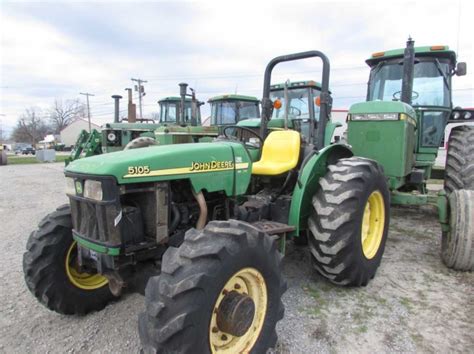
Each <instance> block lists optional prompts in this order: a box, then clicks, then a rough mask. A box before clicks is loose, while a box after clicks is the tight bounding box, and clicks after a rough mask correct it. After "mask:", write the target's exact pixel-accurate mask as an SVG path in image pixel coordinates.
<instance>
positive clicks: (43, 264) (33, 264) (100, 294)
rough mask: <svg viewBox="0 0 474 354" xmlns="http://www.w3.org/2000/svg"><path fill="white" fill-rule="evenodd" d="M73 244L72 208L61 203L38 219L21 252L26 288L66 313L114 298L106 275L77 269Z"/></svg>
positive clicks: (98, 305)
mask: <svg viewBox="0 0 474 354" xmlns="http://www.w3.org/2000/svg"><path fill="white" fill-rule="evenodd" d="M76 247H77V245H76V242H75V241H74V240H73V238H72V221H71V209H70V207H69V205H63V206H61V207H59V208H58V209H57V210H56V211H55V212H53V213H51V214H49V215H48V216H46V217H45V218H44V219H43V220H42V221H41V222H40V224H39V227H38V230H36V231H34V232H33V233H32V234H31V235H30V238H29V239H28V243H27V245H26V249H27V251H26V252H25V253H24V255H23V272H24V276H25V281H26V285H27V287H28V289H29V290H30V291H31V292H32V293H33V295H34V296H35V297H36V298H37V299H38V301H39V302H40V303H42V304H43V305H45V306H46V307H47V308H49V309H50V310H53V311H56V312H58V313H61V314H66V315H72V314H80V315H83V314H86V313H89V312H91V311H99V310H101V309H103V308H104V307H105V306H106V305H107V303H109V302H110V301H111V300H112V299H113V298H114V297H113V295H112V294H111V293H110V290H109V287H108V284H107V283H108V282H107V279H106V278H105V277H103V276H101V275H99V274H88V273H84V272H82V273H81V272H79V271H78V269H77V268H76V266H75V253H76V251H77V248H76Z"/></svg>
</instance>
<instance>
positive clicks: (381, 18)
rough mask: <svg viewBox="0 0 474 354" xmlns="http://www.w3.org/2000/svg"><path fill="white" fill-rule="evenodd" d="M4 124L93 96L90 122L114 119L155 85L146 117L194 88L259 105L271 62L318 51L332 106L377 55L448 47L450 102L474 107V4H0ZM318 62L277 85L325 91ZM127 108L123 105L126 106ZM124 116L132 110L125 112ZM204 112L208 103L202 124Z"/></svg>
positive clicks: (288, 69)
mask: <svg viewBox="0 0 474 354" xmlns="http://www.w3.org/2000/svg"><path fill="white" fill-rule="evenodd" d="M0 2H1V8H0V10H1V18H0V26H1V52H0V53H1V54H0V60H1V72H0V76H1V102H0V114H2V116H0V120H1V121H2V127H3V129H4V131H5V130H6V131H7V133H8V132H9V131H11V127H13V126H14V125H15V122H16V120H17V118H18V117H19V116H20V115H21V114H22V112H23V111H24V110H25V108H28V107H31V106H34V107H39V108H42V109H46V108H47V107H48V106H50V105H51V104H52V103H53V102H54V99H55V98H58V99H63V100H66V99H75V98H80V99H84V97H83V96H79V92H90V93H93V94H95V96H94V97H91V100H90V102H91V111H92V117H93V121H95V122H96V123H99V124H102V123H105V122H108V121H111V120H112V119H113V118H112V114H113V102H112V99H111V98H110V96H111V95H112V94H122V95H123V96H124V97H125V93H126V92H125V91H124V89H125V88H126V87H131V86H132V82H131V81H130V78H131V77H140V78H142V79H145V80H148V83H147V84H146V85H145V90H146V96H145V97H144V113H145V115H150V114H151V113H153V112H156V111H157V110H158V106H157V104H156V101H157V100H158V99H159V98H161V97H164V96H169V95H177V94H178V83H179V82H181V81H184V82H187V83H189V84H190V86H191V87H193V88H195V89H196V90H197V94H198V98H199V99H200V100H206V101H207V99H208V98H209V97H212V96H214V95H218V94H223V93H234V92H237V93H240V94H249V95H255V96H257V97H259V98H260V97H261V94H262V79H263V71H264V69H265V65H266V63H267V62H268V61H269V60H270V59H271V58H273V57H275V56H277V55H281V54H289V53H294V52H299V51H305V50H311V49H317V50H321V51H323V52H324V53H326V54H327V56H328V57H329V59H330V61H331V80H330V86H331V89H332V91H333V97H334V108H348V107H349V106H350V105H351V104H352V103H355V102H358V101H362V100H364V98H365V91H366V82H367V77H368V72H369V71H368V67H367V66H366V65H365V63H364V60H365V59H366V58H367V57H368V56H369V55H370V54H371V53H372V52H376V51H381V50H386V49H394V48H400V47H404V45H405V42H406V39H407V37H408V35H411V36H412V37H413V38H414V40H415V45H416V46H421V45H437V44H446V45H449V46H450V47H451V48H452V49H454V50H457V52H458V60H460V61H466V62H468V75H467V76H465V77H460V78H455V79H454V86H455V91H454V98H453V103H454V104H455V105H460V106H465V107H466V106H470V107H472V106H473V105H474V103H473V98H474V97H473V96H474V79H473V78H474V74H473V73H474V47H473V45H474V41H473V40H472V14H473V13H474V1H471V0H461V1H459V0H451V1H388V2H383V1H381V0H379V1H370V2H361V1H358V2H354V1H344V2H342V1H327V2H320V1H314V0H313V1H311V2H297V1H290V0H288V1H286V2H278V1H272V2H269V3H268V4H261V5H260V4H259V3H258V2H257V1H251V2H245V1H237V0H235V1H227V2H224V1H219V2H215V3H212V2H177V1H174V2H156V1H154V2H124V1H122V2H102V3H97V2H89V1H82V2H66V1H63V2H57V1H56V2H54V1H53V2H48V3H42V2H19V1H15V2H7V1H1V0H0ZM320 68H321V66H320V63H319V62H318V61H316V60H314V59H313V60H311V59H309V60H305V61H303V62H300V63H291V64H290V63H288V64H283V65H280V66H278V67H277V68H276V69H275V71H274V72H275V75H274V79H275V80H274V81H284V80H286V79H290V80H292V81H296V80H299V79H314V80H317V81H320V75H321V73H320ZM122 102H123V103H124V104H125V101H122ZM123 108H125V105H123ZM207 113H208V108H207V105H206V108H205V111H204V114H203V115H204V116H206V115H207Z"/></svg>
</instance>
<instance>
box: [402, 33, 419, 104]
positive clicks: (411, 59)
mask: <svg viewBox="0 0 474 354" xmlns="http://www.w3.org/2000/svg"><path fill="white" fill-rule="evenodd" d="M414 72H415V41H413V39H411V37H409V38H408V41H407V46H406V48H405V52H404V54H403V79H402V93H401V97H400V101H402V102H405V103H407V104H409V105H411V97H412V94H413V76H414Z"/></svg>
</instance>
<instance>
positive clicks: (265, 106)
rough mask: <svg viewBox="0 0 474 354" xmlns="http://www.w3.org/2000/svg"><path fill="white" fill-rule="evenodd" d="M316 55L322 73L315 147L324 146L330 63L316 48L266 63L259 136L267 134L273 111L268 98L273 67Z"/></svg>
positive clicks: (328, 105) (312, 132) (329, 107)
mask: <svg viewBox="0 0 474 354" xmlns="http://www.w3.org/2000/svg"><path fill="white" fill-rule="evenodd" d="M313 57H318V58H321V61H322V62H323V73H322V80H321V95H320V97H321V106H320V112H319V126H318V136H317V140H316V142H317V144H316V148H317V149H321V148H323V147H324V131H325V129H326V122H327V120H328V117H329V112H330V111H331V106H332V99H331V96H330V94H329V72H330V64H329V59H328V58H327V56H326V55H325V54H324V53H322V52H320V51H318V50H310V51H307V52H301V53H295V54H288V55H282V56H279V57H276V58H273V59H272V60H270V62H269V63H268V64H267V67H266V69H265V75H264V79H263V98H262V118H261V124H260V136H261V137H262V138H264V139H265V137H266V135H267V123H268V121H269V120H270V119H271V117H272V112H273V102H272V101H271V100H270V85H271V78H272V71H273V68H274V67H275V66H276V65H277V64H279V63H283V62H286V61H294V60H301V59H308V58H313ZM314 124H315V122H314V120H311V128H312V129H311V134H312V140H313V142H314V136H313V134H314V127H315V126H314Z"/></svg>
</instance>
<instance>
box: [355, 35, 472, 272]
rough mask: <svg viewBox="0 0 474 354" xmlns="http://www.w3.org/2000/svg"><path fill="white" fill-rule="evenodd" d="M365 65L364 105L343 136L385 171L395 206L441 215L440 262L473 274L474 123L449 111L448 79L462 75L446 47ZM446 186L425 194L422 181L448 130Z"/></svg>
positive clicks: (467, 113) (390, 54) (394, 53)
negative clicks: (427, 207) (432, 209)
mask: <svg viewBox="0 0 474 354" xmlns="http://www.w3.org/2000/svg"><path fill="white" fill-rule="evenodd" d="M366 63H367V64H368V65H369V66H370V77H369V82H368V91H367V100H366V102H361V103H356V104H354V105H352V106H351V107H350V109H349V114H348V119H347V125H348V127H347V138H348V143H349V144H350V145H351V146H352V150H353V152H354V154H355V155H357V156H361V157H366V158H369V159H373V160H376V161H377V162H378V163H379V164H380V165H382V166H383V168H384V171H385V175H386V177H387V179H388V184H389V188H390V194H391V203H392V205H426V204H430V205H433V206H435V207H436V208H437V209H438V214H439V221H440V224H441V229H442V240H441V256H442V259H443V261H444V263H445V264H446V265H447V266H448V267H450V268H453V269H457V270H474V191H473V189H474V126H472V125H468V124H469V123H471V124H472V122H474V116H473V114H472V113H473V112H472V110H469V109H466V110H463V109H461V108H456V109H453V104H452V91H453V88H452V77H453V76H454V75H465V74H466V63H462V62H457V60H456V53H455V52H454V51H452V50H450V49H449V47H448V46H427V47H414V41H413V40H412V39H409V40H408V41H407V45H406V48H404V49H403V48H402V49H396V50H388V51H383V52H377V53H374V54H372V56H371V57H370V58H369V59H367V61H366ZM449 123H457V126H455V127H454V128H453V129H452V130H451V133H450V136H449V140H448V142H447V145H448V149H447V158H446V166H445V173H444V188H443V189H442V190H441V191H440V192H439V193H438V194H437V195H436V194H433V193H429V191H428V189H427V181H428V180H429V179H430V178H432V177H431V176H432V170H433V166H434V163H435V160H436V157H437V154H438V149H439V147H440V145H442V140H443V138H444V134H445V129H446V126H447V124H449Z"/></svg>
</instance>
